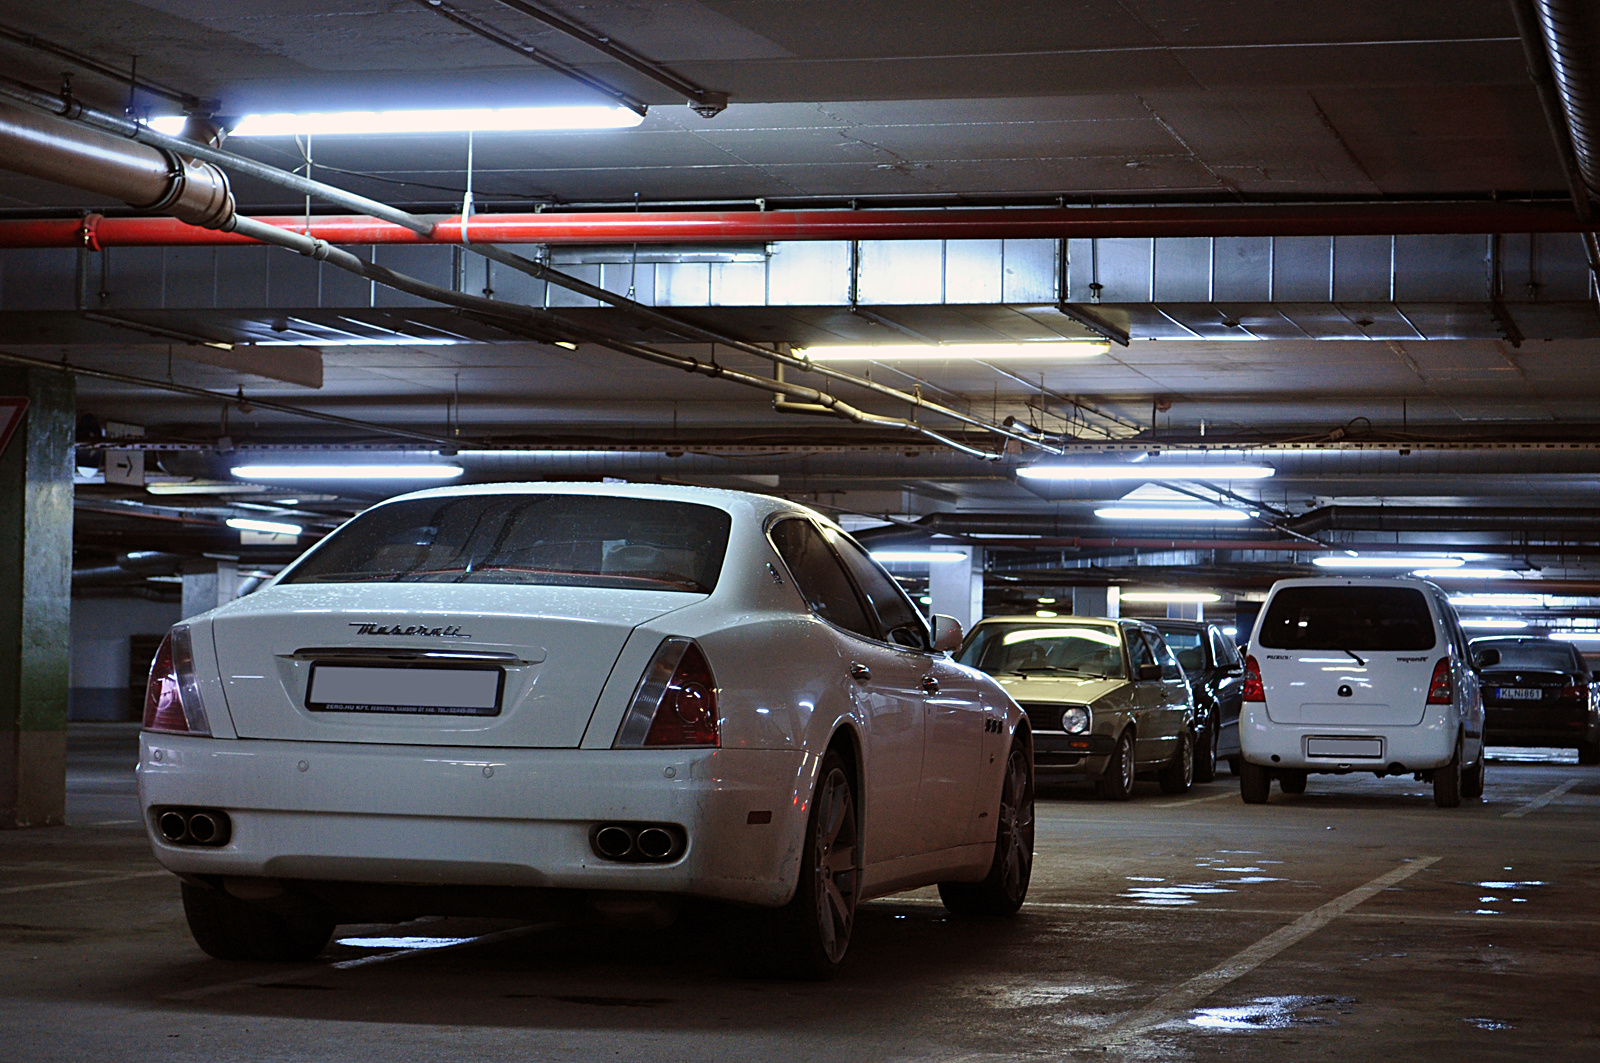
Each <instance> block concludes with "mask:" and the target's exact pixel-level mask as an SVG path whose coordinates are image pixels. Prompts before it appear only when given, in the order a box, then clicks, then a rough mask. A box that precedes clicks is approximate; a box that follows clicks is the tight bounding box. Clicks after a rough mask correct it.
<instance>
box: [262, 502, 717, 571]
mask: <svg viewBox="0 0 1600 1063" xmlns="http://www.w3.org/2000/svg"><path fill="white" fill-rule="evenodd" d="M731 523H732V522H731V518H730V517H729V516H728V514H727V513H725V512H723V511H722V510H720V509H716V508H714V507H712V506H701V505H696V504H694V503H691V502H670V501H663V500H658V499H646V498H593V497H586V496H583V495H521V494H518V495H458V496H454V497H445V498H418V499H413V500H411V501H408V502H395V503H392V504H390V505H386V506H378V507H376V508H374V509H370V510H368V511H367V512H365V513H363V514H362V515H361V516H359V517H357V518H356V519H354V520H352V521H351V522H350V523H348V524H346V525H345V526H344V527H343V528H340V529H339V530H338V531H337V532H335V533H334V534H333V535H332V536H331V537H330V538H329V539H328V541H327V542H326V543H324V544H323V545H322V546H321V547H320V548H319V549H318V550H317V551H316V552H315V553H313V554H311V555H310V556H309V557H307V558H306V559H305V560H304V561H302V562H301V563H300V564H298V565H296V566H295V567H294V568H293V569H292V570H291V571H290V572H289V573H288V574H287V575H286V576H285V577H284V579H283V582H284V583H502V584H530V585H553V586H559V587H609V588H616V589H620V590H663V591H690V592H696V593H700V594H710V593H711V591H712V590H713V589H714V588H715V587H716V585H717V576H718V574H719V573H720V572H721V571H722V556H723V554H724V553H726V552H727V549H728V529H729V527H730V525H731Z"/></svg>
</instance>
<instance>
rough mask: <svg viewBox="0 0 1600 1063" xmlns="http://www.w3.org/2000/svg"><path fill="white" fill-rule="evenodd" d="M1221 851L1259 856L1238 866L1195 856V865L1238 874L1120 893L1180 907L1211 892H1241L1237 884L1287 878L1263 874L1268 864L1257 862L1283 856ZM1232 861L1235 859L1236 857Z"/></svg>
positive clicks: (1146, 879) (1228, 854) (1229, 852)
mask: <svg viewBox="0 0 1600 1063" xmlns="http://www.w3.org/2000/svg"><path fill="white" fill-rule="evenodd" d="M1217 852H1219V853H1220V854H1222V856H1223V857H1235V858H1236V857H1240V856H1250V857H1255V858H1256V859H1254V860H1253V861H1251V862H1250V863H1240V864H1237V865H1236V866H1230V867H1216V866H1214V865H1216V864H1219V863H1223V862H1224V861H1223V860H1222V859H1220V858H1219V857H1215V856H1202V857H1198V858H1196V860H1195V867H1197V868H1200V869H1201V870H1202V871H1207V872H1211V873H1214V874H1219V875H1220V874H1228V875H1236V876H1238V877H1236V878H1218V879H1215V880H1213V881H1210V882H1190V883H1177V884H1174V885H1170V886H1169V885H1160V886H1154V885H1152V886H1131V887H1129V888H1128V889H1127V890H1125V891H1124V892H1122V893H1121V894H1119V895H1118V896H1120V897H1123V898H1125V899H1127V900H1131V901H1133V902H1134V903H1135V904H1142V905H1145V906H1147V907H1152V908H1177V907H1182V906H1185V905H1191V904H1194V903H1195V898H1197V897H1204V896H1206V895H1208V894H1219V893H1237V892H1238V889H1237V887H1239V886H1256V885H1260V884H1262V883H1264V882H1282V881H1283V879H1281V878H1274V877H1272V876H1271V875H1264V874H1261V872H1262V871H1264V870H1266V869H1265V867H1257V866H1256V865H1257V864H1262V865H1265V864H1281V863H1283V861H1282V860H1267V859H1263V858H1262V854H1261V853H1260V852H1259V851H1255V850H1243V849H1219V850H1217ZM1228 862H1229V863H1232V861H1228ZM1124 877H1125V878H1126V879H1127V880H1128V881H1129V882H1152V883H1153V882H1160V883H1165V882H1166V881H1167V880H1166V879H1164V878H1155V877H1152V876H1150V875H1127V876H1124Z"/></svg>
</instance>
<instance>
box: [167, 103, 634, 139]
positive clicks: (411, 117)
mask: <svg viewBox="0 0 1600 1063" xmlns="http://www.w3.org/2000/svg"><path fill="white" fill-rule="evenodd" d="M185 121H186V120H185V119H184V118H183V116H181V115H173V116H166V117H162V118H152V119H151V120H150V128H152V129H154V130H155V131H156V132H158V133H165V134H167V135H168V136H180V135H181V134H182V133H183V126H184V122H185ZM642 121H644V117H643V116H642V115H640V114H637V113H635V112H634V111H630V110H629V109H628V108H626V107H617V106H607V105H582V106H571V107H498V108H490V107H457V108H445V109H440V110H425V111H318V112H311V113H305V114H293V113H286V112H285V113H277V114H247V115H243V116H242V117H240V118H239V119H238V120H237V121H235V122H234V124H233V126H232V128H230V129H229V130H228V135H229V136H230V137H294V136H319V137H329V136H335V137H337V136H384V135H390V136H392V135H396V134H406V133H466V132H469V131H470V132H474V133H555V132H574V131H580V130H598V129H631V128H633V127H634V126H636V125H638V124H639V123H640V122H642Z"/></svg>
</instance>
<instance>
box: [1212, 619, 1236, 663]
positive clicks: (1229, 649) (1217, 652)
mask: <svg viewBox="0 0 1600 1063" xmlns="http://www.w3.org/2000/svg"><path fill="white" fill-rule="evenodd" d="M1211 656H1212V657H1214V658H1215V659H1216V662H1217V667H1219V668H1233V667H1235V666H1236V665H1238V663H1239V651H1238V650H1237V649H1235V648H1234V645H1233V640H1232V639H1230V638H1228V636H1226V635H1224V634H1223V633H1222V632H1220V631H1218V630H1217V629H1216V628H1212V629H1211Z"/></svg>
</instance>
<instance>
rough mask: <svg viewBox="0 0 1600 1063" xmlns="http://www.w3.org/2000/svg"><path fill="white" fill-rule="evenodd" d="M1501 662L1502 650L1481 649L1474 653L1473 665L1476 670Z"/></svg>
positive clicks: (1491, 666)
mask: <svg viewBox="0 0 1600 1063" xmlns="http://www.w3.org/2000/svg"><path fill="white" fill-rule="evenodd" d="M1499 663H1500V651H1499V650H1495V649H1488V650H1479V651H1478V652H1477V654H1476V655H1474V658H1473V661H1472V667H1473V668H1474V669H1475V670H1480V669H1484V668H1493V667H1494V666H1495V665H1497V664H1499Z"/></svg>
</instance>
